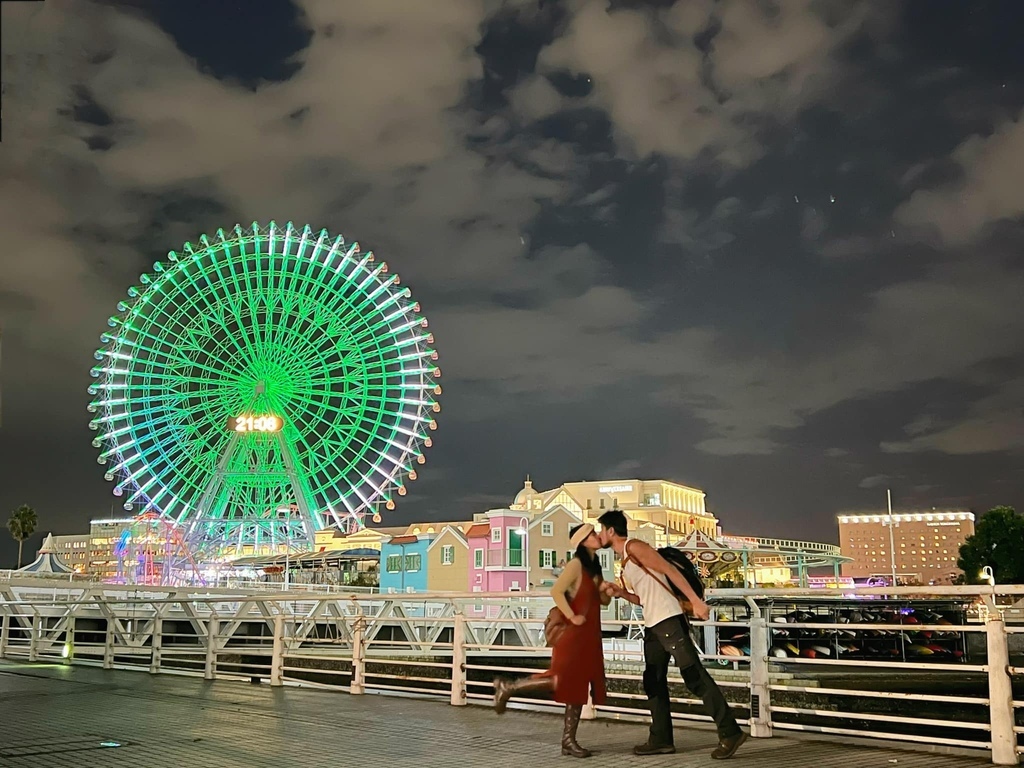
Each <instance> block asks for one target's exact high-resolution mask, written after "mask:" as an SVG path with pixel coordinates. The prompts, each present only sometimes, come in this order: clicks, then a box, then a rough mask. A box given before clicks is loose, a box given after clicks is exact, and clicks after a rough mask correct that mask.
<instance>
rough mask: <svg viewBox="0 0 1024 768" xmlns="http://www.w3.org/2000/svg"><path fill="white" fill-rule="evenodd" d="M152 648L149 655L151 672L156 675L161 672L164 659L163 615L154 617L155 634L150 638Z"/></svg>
mask: <svg viewBox="0 0 1024 768" xmlns="http://www.w3.org/2000/svg"><path fill="white" fill-rule="evenodd" d="M150 648H151V649H152V653H151V654H150V657H149V673H150V674H151V675H155V674H158V673H159V672H160V663H161V661H162V658H161V657H162V655H163V649H164V619H163V616H156V617H154V619H153V634H152V637H151V638H150Z"/></svg>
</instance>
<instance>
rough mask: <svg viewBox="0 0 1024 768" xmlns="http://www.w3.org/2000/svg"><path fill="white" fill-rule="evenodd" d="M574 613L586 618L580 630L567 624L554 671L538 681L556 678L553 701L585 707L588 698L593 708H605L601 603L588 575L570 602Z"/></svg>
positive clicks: (553, 651) (553, 660) (553, 662)
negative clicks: (602, 705) (597, 706)
mask: <svg viewBox="0 0 1024 768" xmlns="http://www.w3.org/2000/svg"><path fill="white" fill-rule="evenodd" d="M570 606H571V607H572V611H573V613H578V614H581V615H583V616H585V617H586V619H587V620H586V621H585V622H584V623H583V624H581V625H580V626H578V627H577V626H576V625H575V624H573V623H572V622H568V626H566V628H565V631H564V632H562V636H561V637H559V638H558V642H557V643H555V645H554V647H553V648H552V649H551V668H550V669H548V671H547V672H543V673H541V674H540V675H538V677H553V678H554V680H555V695H554V699H555V701H557V702H558V703H560V704H572V705H576V706H583V705H585V704H586V703H587V694H588V693H590V694H591V699H592V701H593V703H594V704H604V701H605V679H604V646H603V644H602V642H601V599H600V595H599V594H598V591H597V585H596V584H594V579H593V578H592V577H591V576H590V574H588V573H587V572H586V571H584V572H583V577H582V578H581V579H580V586H579V589H577V590H576V596H575V597H574V598H573V599H572V601H571V602H570Z"/></svg>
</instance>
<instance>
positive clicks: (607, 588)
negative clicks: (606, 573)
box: [602, 581, 640, 605]
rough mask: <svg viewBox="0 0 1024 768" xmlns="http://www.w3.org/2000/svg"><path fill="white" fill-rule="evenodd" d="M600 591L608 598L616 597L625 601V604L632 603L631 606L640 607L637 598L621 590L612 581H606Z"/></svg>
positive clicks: (627, 591)
mask: <svg viewBox="0 0 1024 768" xmlns="http://www.w3.org/2000/svg"><path fill="white" fill-rule="evenodd" d="M602 589H603V590H604V593H605V594H606V595H608V596H609V597H618V598H621V599H623V600H625V601H626V602H627V603H632V604H633V605H640V598H639V597H637V596H636V595H634V594H633V593H632V592H630V591H629V590H626V589H623V588H622V587H620V586H619V585H618V584H616V583H615V582H614V581H606V582H605V583H604V584H603V585H602Z"/></svg>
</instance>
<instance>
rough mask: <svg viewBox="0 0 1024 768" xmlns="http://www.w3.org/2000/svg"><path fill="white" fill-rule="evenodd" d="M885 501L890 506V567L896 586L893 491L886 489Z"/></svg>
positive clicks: (893, 582) (893, 583)
mask: <svg viewBox="0 0 1024 768" xmlns="http://www.w3.org/2000/svg"><path fill="white" fill-rule="evenodd" d="M885 502H886V506H888V508H889V568H890V570H891V571H892V585H893V586H894V587H895V586H896V536H895V534H894V533H893V530H892V529H893V526H894V525H895V523H894V522H893V519H892V492H891V491H890V490H889V489H888V488H886V489H885Z"/></svg>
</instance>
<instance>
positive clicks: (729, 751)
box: [711, 731, 747, 760]
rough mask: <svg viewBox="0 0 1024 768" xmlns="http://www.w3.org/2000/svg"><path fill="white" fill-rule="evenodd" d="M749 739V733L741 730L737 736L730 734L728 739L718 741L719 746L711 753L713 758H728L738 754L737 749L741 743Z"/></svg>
mask: <svg viewBox="0 0 1024 768" xmlns="http://www.w3.org/2000/svg"><path fill="white" fill-rule="evenodd" d="M746 740H747V734H745V733H744V732H743V731H740V732H739V733H738V734H736V735H735V736H730V737H729V738H727V739H722V740H721V741H719V742H718V747H717V748H716V749H715V751H714V752H712V753H711V759H712V760H728V759H729V758H730V757H732V756H733V755H735V754H736V750H737V749H739V748H740V745H741V744H742V743H743V742H744V741H746Z"/></svg>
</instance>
